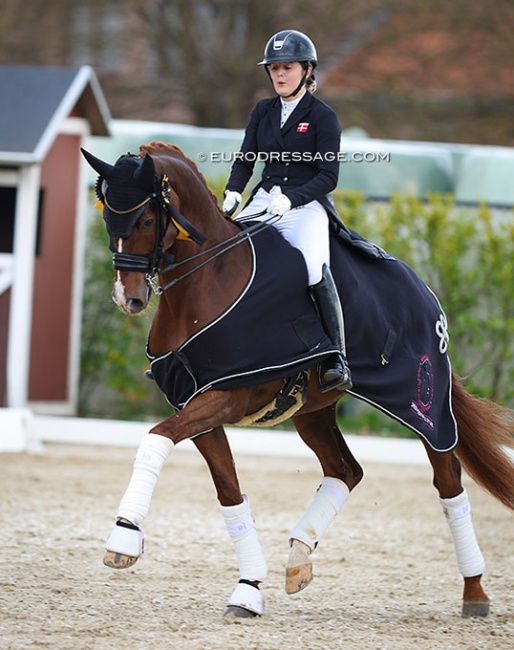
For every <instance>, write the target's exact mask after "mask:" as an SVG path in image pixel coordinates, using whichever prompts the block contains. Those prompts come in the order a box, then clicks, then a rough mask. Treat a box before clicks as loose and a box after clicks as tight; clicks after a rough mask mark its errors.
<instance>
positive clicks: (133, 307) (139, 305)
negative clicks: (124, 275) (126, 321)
mask: <svg viewBox="0 0 514 650" xmlns="http://www.w3.org/2000/svg"><path fill="white" fill-rule="evenodd" d="M127 307H128V308H129V309H130V311H131V312H132V313H133V314H135V313H138V312H140V311H143V309H144V308H145V303H144V302H143V301H142V300H140V299H139V298H130V299H129V300H127Z"/></svg>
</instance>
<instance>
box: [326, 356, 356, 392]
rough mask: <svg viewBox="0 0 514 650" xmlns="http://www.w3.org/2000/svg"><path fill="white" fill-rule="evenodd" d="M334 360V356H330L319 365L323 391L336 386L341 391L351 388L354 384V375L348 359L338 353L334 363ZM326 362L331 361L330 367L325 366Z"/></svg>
mask: <svg viewBox="0 0 514 650" xmlns="http://www.w3.org/2000/svg"><path fill="white" fill-rule="evenodd" d="M332 360H333V357H329V359H327V360H325V362H322V363H321V364H320V366H319V372H318V383H319V389H320V390H321V392H322V393H326V392H327V391H329V390H333V389H334V388H337V390H340V391H344V390H349V389H350V388H352V386H353V382H352V375H351V372H350V368H349V366H348V362H347V361H346V359H345V358H344V357H343V356H342V355H338V356H337V357H336V358H335V359H334V360H333V363H330V362H331V361H332ZM326 363H330V366H329V367H328V368H327V367H325V368H324V367H323V366H324V365H325V364H326Z"/></svg>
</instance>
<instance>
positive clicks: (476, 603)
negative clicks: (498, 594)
mask: <svg viewBox="0 0 514 650" xmlns="http://www.w3.org/2000/svg"><path fill="white" fill-rule="evenodd" d="M489 606H490V603H489V601H488V600H464V601H463V603H462V618H479V617H481V618H484V617H485V616H489Z"/></svg>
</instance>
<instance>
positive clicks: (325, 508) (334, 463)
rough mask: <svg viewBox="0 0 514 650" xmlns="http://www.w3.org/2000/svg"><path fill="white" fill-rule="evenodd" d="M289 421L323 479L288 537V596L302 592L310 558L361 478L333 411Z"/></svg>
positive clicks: (358, 468)
mask: <svg viewBox="0 0 514 650" xmlns="http://www.w3.org/2000/svg"><path fill="white" fill-rule="evenodd" d="M293 421H294V424H295V426H296V429H297V430H298V433H299V434H300V436H301V438H302V440H303V441H304V442H305V443H306V444H307V445H308V446H309V447H310V448H311V449H312V450H313V451H314V453H315V454H316V456H317V457H318V460H319V462H320V464H321V467H322V469H323V474H324V476H323V479H322V481H321V485H320V486H319V488H318V491H317V492H316V494H315V495H314V498H313V499H312V501H311V503H310V504H309V506H308V508H307V510H306V511H305V513H304V514H303V515H302V517H301V518H300V519H299V521H298V522H297V523H296V525H295V526H294V527H293V529H292V531H291V534H290V539H289V543H290V546H291V550H290V553H289V558H288V561H287V564H286V592H287V593H288V594H294V593H296V592H298V591H300V590H302V589H304V588H305V587H306V586H307V585H308V584H309V583H310V582H311V580H312V577H313V574H312V561H311V559H310V554H311V553H312V551H313V550H314V549H315V548H316V546H317V545H318V542H319V541H320V539H321V538H322V537H323V535H324V533H325V531H326V530H327V528H328V527H329V526H330V524H331V523H332V521H333V520H334V519H335V517H336V515H337V514H338V513H339V512H340V511H341V510H342V508H343V506H344V504H345V502H346V500H347V499H348V496H349V495H350V491H351V490H353V488H354V487H355V486H356V485H357V484H358V483H359V482H360V480H361V479H362V476H363V473H362V468H361V467H360V465H359V464H358V463H357V461H356V460H355V458H354V456H353V455H352V453H351V452H350V450H349V449H348V446H347V445H346V442H345V440H344V438H343V437H342V435H341V432H340V431H339V428H338V426H337V423H336V418H335V407H333V406H330V407H327V408H325V409H323V410H320V411H316V412H315V413H309V414H303V415H297V416H295V417H294V418H293Z"/></svg>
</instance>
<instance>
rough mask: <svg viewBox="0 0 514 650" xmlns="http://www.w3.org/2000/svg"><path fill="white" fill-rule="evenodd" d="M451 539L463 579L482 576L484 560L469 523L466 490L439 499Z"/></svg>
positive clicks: (471, 523)
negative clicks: (449, 497) (450, 496)
mask: <svg viewBox="0 0 514 650" xmlns="http://www.w3.org/2000/svg"><path fill="white" fill-rule="evenodd" d="M439 501H440V502H441V505H442V507H443V511H444V515H445V517H446V521H447V522H448V526H449V527H450V531H451V534H452V537H453V545H454V546H455V555H456V556H457V566H458V568H459V571H460V573H461V575H462V576H463V577H464V578H472V577H473V576H478V575H482V573H483V572H484V566H485V564H484V558H483V556H482V552H481V551H480V547H479V546H478V542H477V540H476V537H475V531H474V529H473V522H472V521H471V506H470V503H469V499H468V494H467V492H466V490H463V491H462V492H461V493H460V494H459V495H457V496H456V497H453V498H451V499H439Z"/></svg>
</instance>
